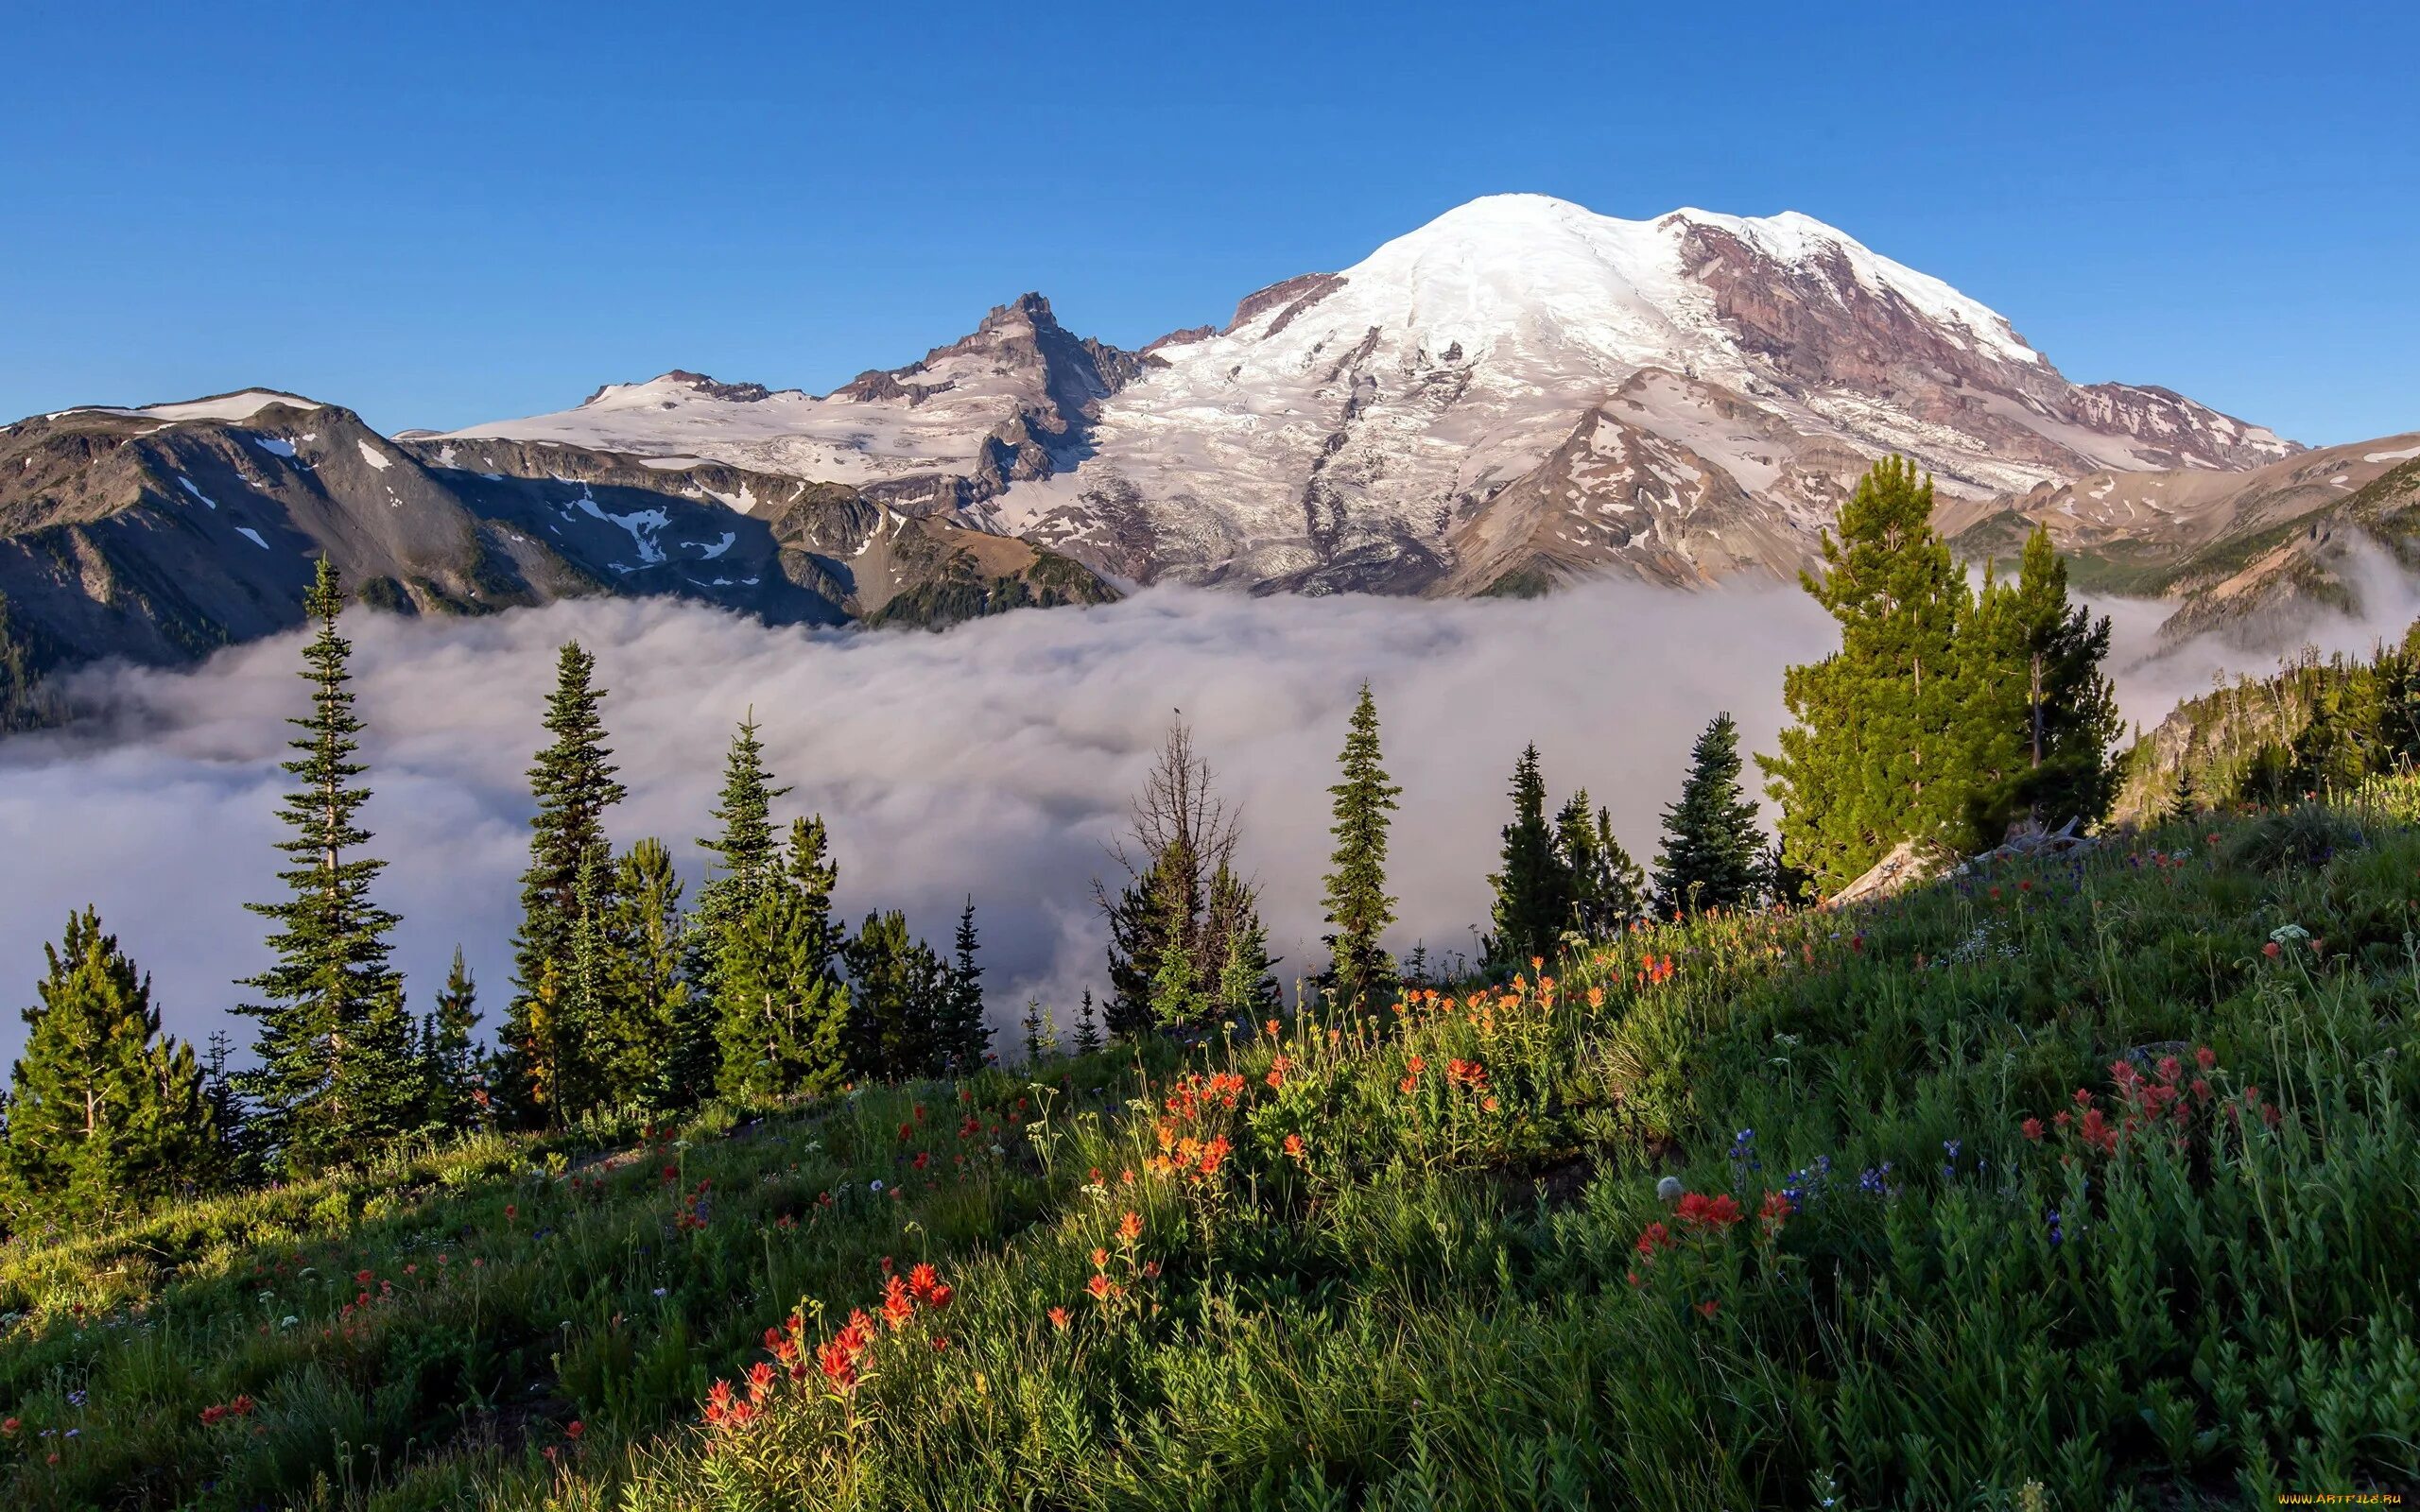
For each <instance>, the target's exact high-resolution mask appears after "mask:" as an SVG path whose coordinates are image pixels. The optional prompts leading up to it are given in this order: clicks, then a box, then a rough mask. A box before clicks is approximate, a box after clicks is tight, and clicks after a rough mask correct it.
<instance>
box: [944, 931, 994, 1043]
mask: <svg viewBox="0 0 2420 1512" xmlns="http://www.w3.org/2000/svg"><path fill="white" fill-rule="evenodd" d="M953 944H954V946H955V951H954V954H953V955H952V959H951V961H950V967H949V982H948V990H947V993H946V997H947V1002H948V1010H947V1012H945V1013H944V1014H943V1015H942V1025H941V1040H942V1060H943V1062H944V1064H945V1066H946V1067H947V1069H949V1070H951V1071H955V1072H959V1073H972V1072H976V1071H980V1070H981V1069H982V1068H983V1063H984V1062H985V1061H986V1060H988V1059H990V1058H991V1055H992V1026H991V1024H990V1023H988V1022H985V1020H984V1008H983V968H982V967H981V966H980V965H979V964H977V961H976V958H975V953H976V950H977V944H978V942H977V938H976V934H975V900H974V899H973V898H969V899H967V900H966V906H965V907H964V908H963V909H961V910H960V911H959V916H958V935H957V937H956V939H955V940H954V941H953Z"/></svg>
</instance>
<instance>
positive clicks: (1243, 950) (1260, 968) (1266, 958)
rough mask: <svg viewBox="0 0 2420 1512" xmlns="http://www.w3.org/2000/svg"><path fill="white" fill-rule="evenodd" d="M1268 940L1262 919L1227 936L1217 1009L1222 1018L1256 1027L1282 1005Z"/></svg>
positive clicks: (1255, 916)
mask: <svg viewBox="0 0 2420 1512" xmlns="http://www.w3.org/2000/svg"><path fill="white" fill-rule="evenodd" d="M1275 964H1276V963H1275V962H1273V961H1272V960H1271V959H1270V955H1269V936H1268V934H1267V933H1266V932H1265V931H1264V930H1263V929H1262V928H1261V927H1260V916H1259V915H1258V914H1256V913H1255V914H1253V915H1252V916H1251V917H1249V918H1248V919H1246V920H1245V921H1244V923H1243V925H1242V927H1241V928H1238V929H1236V930H1232V931H1230V932H1229V933H1228V936H1227V958H1226V960H1225V961H1223V962H1221V963H1220V965H1219V992H1218V1008H1219V1016H1220V1017H1221V1018H1226V1019H1232V1020H1236V1021H1237V1022H1242V1023H1247V1024H1254V1023H1259V1022H1263V1021H1265V1020H1267V1019H1268V1018H1269V1016H1270V1015H1271V1014H1272V1013H1274V1012H1276V1011H1277V1009H1278V1008H1279V1007H1280V1006H1281V1005H1282V995H1281V993H1280V991H1279V989H1278V986H1277V978H1276V977H1275V976H1274V975H1272V974H1271V967H1272V966H1274V965H1275Z"/></svg>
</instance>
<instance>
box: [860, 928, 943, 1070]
mask: <svg viewBox="0 0 2420 1512" xmlns="http://www.w3.org/2000/svg"><path fill="white" fill-rule="evenodd" d="M845 958H846V960H847V962H848V967H849V993H850V1017H849V1032H848V1044H849V1056H848V1061H849V1069H850V1071H851V1072H853V1073H855V1074H857V1075H859V1076H864V1077H870V1078H877V1079H881V1080H886V1081H908V1080H912V1079H914V1078H917V1077H920V1076H930V1075H934V1074H938V1073H939V1072H940V1071H941V1069H942V1055H943V1050H942V1039H941V1034H940V1028H941V1022H942V1014H943V1013H944V1012H945V1011H946V1009H947V1002H946V996H947V987H948V984H947V973H946V971H945V969H944V967H943V965H942V959H941V957H940V956H938V955H936V954H933V949H932V947H931V946H929V945H927V944H925V942H924V941H923V940H920V939H915V938H912V937H911V936H909V935H908V917H907V916H906V915H905V914H902V913H900V912H899V911H898V910H897V909H892V910H890V912H887V913H880V912H878V913H872V914H868V915H867V916H866V920H865V923H864V925H863V926H862V927H861V928H859V929H858V931H857V935H856V938H855V939H852V940H851V941H849V944H848V948H847V950H846V952H845Z"/></svg>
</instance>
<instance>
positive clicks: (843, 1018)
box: [715, 818, 857, 1097]
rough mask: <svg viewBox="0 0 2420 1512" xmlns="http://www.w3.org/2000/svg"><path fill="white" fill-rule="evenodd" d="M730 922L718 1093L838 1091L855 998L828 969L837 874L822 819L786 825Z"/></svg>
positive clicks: (833, 949) (834, 939)
mask: <svg viewBox="0 0 2420 1512" xmlns="http://www.w3.org/2000/svg"><path fill="white" fill-rule="evenodd" d="M779 861H780V864H779V865H778V866H777V867H775V868H772V869H771V870H770V871H769V874H768V875H767V877H766V878H765V879H764V881H763V882H762V884H761V885H758V886H757V888H756V889H755V892H754V895H753V898H752V901H751V902H750V903H749V904H748V910H747V912H746V913H744V914H742V915H741V916H740V918H739V919H737V920H736V921H735V924H734V925H733V926H732V929H731V933H730V936H729V939H728V941H727V942H726V945H725V947H724V950H723V953H722V965H721V968H720V971H719V974H718V976H717V988H716V999H715V1005H716V1031H717V1038H718V1039H719V1040H720V1041H721V1053H722V1068H721V1075H720V1087H721V1090H722V1091H723V1092H724V1094H725V1095H728V1096H786V1097H787V1096H803V1095H814V1094H819V1093H822V1092H828V1091H835V1090H836V1089H838V1087H839V1085H840V1083H841V1081H842V1079H843V1077H844V1075H845V1074H846V1073H847V1071H848V1069H849V1068H848V1056H849V1039H848V1037H849V1031H850V1027H851V1022H852V1020H853V1018H854V1017H855V1016H856V1011H857V1001H856V1000H857V994H856V993H854V992H853V991H852V990H851V989H850V988H848V987H847V986H846V985H844V984H843V983H842V982H841V981H840V979H839V977H838V974H837V973H836V971H835V970H834V968H835V966H836V965H837V964H838V959H839V956H840V954H841V950H842V944H841V940H840V938H839V931H838V928H837V927H836V926H835V925H834V923H833V921H832V888H833V886H834V885H836V884H837V883H838V879H839V868H838V867H837V866H836V865H835V864H834V863H833V862H832V860H831V857H830V855H829V854H828V852H827V850H826V844H825V836H824V829H823V821H822V820H821V818H812V819H797V820H793V821H792V822H791V825H790V838H789V846H788V850H787V854H786V855H782V856H780V857H779Z"/></svg>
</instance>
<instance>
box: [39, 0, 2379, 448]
mask: <svg viewBox="0 0 2420 1512" xmlns="http://www.w3.org/2000/svg"><path fill="white" fill-rule="evenodd" d="M375 9H376V11H377V15H373V13H372V12H373V8H372V7H368V6H352V5H344V6H328V5H325V4H319V5H313V6H309V7H291V8H289V7H285V6H280V5H275V4H256V5H251V6H246V7H242V8H233V7H221V6H190V5H177V6H136V7H120V8H114V9H112V8H96V7H93V6H89V5H84V6H76V5H70V6H43V7H39V8H36V7H33V6H30V5H19V6H15V7H11V8H10V13H9V19H8V20H7V22H6V23H5V26H0V32H5V35H6V38H7V45H8V50H9V54H10V61H9V67H8V70H7V77H8V80H9V82H8V88H7V90H6V91H5V92H0V229H4V232H5V233H0V418H6V417H14V416H17V415H21V414H26V413H30V412H33V411H36V410H42V409H48V408H57V407H60V406H61V405H65V404H75V403H85V402H120V403H124V402H142V401H150V400H160V399H169V398H182V397H187V396H190V395H193V394H198V393H203V392H209V391H215V390H218V389H225V388H231V387H239V386H243V385H247V384H267V385H274V386H278V387H288V388H294V389H299V390H301V391H303V392H306V393H309V394H311V395H313V396H315V397H318V398H322V399H328V400H333V401H336V402H338V403H342V404H350V405H352V406H353V407H354V408H355V409H358V410H359V411H361V412H362V414H363V415H364V416H365V417H367V418H368V419H369V420H370V421H371V423H372V424H373V425H377V426H381V427H383V428H386V429H389V430H392V429H397V428H401V427H404V426H409V425H451V424H461V423H467V422H469V421H475V420H482V419H490V418H494V417H499V416H505V415H514V414H524V413H528V412H531V411H535V410H543V409H551V408H557V407H561V406H562V405H566V404H573V403H576V402H578V401H579V399H581V398H582V397H583V396H585V395H586V393H587V392H588V391H589V390H590V389H591V388H593V387H595V386H596V385H597V384H599V383H602V382H607V381H614V380H623V379H634V378H643V377H646V376H648V375H650V374H653V373H656V372H659V371H661V370H663V369H667V368H672V367H676V366H678V367H688V368H695V369H702V370H705V371H708V372H712V373H714V374H716V375H717V376H720V377H725V378H730V379H752V380H758V381H762V382H767V383H770V384H774V385H776V386H787V385H796V386H800V387H808V388H815V389H821V388H824V387H830V386H832V385H834V384H836V383H838V382H840V381H843V380H845V379H846V378H847V377H849V376H850V375H851V374H853V373H855V372H856V371H857V370H859V369H864V368H868V367H876V366H884V367H887V366H892V365H895V364H897V363H900V362H904V361H906V360H908V359H909V358H911V357H914V356H917V355H920V354H922V352H924V350H925V348H926V347H928V346H931V345H933V344H935V343H937V342H941V341H945V340H948V339H951V338H953V337H955V336H957V335H960V334H962V333H963V332H964V331H965V330H967V329H968V328H969V327H971V326H972V324H973V323H974V321H975V319H976V318H977V317H978V316H979V315H980V313H981V312H982V311H983V309H985V308H986V307H988V306H990V305H992V304H994V303H997V302H999V301H1002V300H1005V299H1007V298H1009V297H1011V296H1012V295H1014V294H1016V293H1018V292H1020V291H1022V290H1025V289H1028V288H1034V289H1040V290H1042V291H1044V292H1045V293H1046V294H1048V295H1049V296H1050V298H1051V300H1052V301H1053V303H1054V304H1055V305H1056V306H1057V307H1058V310H1059V312H1060V315H1061V318H1063V320H1064V321H1066V322H1067V323H1068V324H1069V325H1070V326H1071V327H1073V328H1074V329H1076V330H1078V331H1080V332H1082V333H1087V334H1092V335H1099V336H1101V337H1103V338H1105V339H1108V340H1111V341H1115V342H1119V343H1124V344H1134V343H1139V342H1142V341H1144V340H1148V339H1149V338H1150V337H1151V336H1153V335H1158V334H1160V333H1161V332H1163V331H1166V330H1168V329H1170V328H1173V327H1176V326H1183V325H1191V324H1195V323H1199V322H1201V321H1205V320H1211V321H1216V320H1223V319H1224V318H1225V317H1226V316H1227V314H1228V313H1229V311H1230V310H1231V309H1232V307H1233V305H1234V302H1235V301H1236V298H1237V297H1238V296H1240V295H1242V294H1244V293H1246V292H1248V291H1249V290H1251V289H1253V288H1254V287H1256V286H1258V285H1260V284H1263V283H1269V282H1271V281H1272V280H1274V279H1277V278H1281V277H1285V276H1288V275H1290V274H1293V273H1297V272H1302V271H1305V270H1309V269H1316V268H1330V267H1336V266H1343V265H1345V264H1348V263H1351V262H1353V261H1355V260H1357V258H1359V257H1360V256H1361V255H1363V254H1364V253H1365V252H1367V251H1368V250H1369V249H1371V248H1372V247H1374V246H1375V245H1376V244H1377V243H1379V242H1380V241H1383V240H1385V239H1386V238H1387V237H1389V236H1392V235H1394V234H1397V233H1399V232H1404V231H1407V230H1409V229H1410V228H1411V227H1413V226H1415V225H1417V224H1419V223H1420V222H1422V221H1424V220H1426V218H1428V217H1429V216H1431V215H1435V214H1436V213H1438V212H1439V211H1442V210H1443V209H1445V208H1447V207H1449V206H1451V205H1453V204H1456V203H1459V202H1460V201H1461V200H1463V199H1467V198H1471V197H1473V196H1476V195H1480V194H1487V193H1493V192H1498V191H1507V190H1531V191H1538V192H1543V193H1547V194H1554V195H1560V196H1563V197H1564V198H1570V199H1575V200H1578V201H1580V202H1582V203H1583V204H1586V205H1588V206H1590V207H1592V208H1594V209H1597V210H1600V211H1604V212H1607V213H1610V214H1616V215H1634V216H1635V215H1652V214H1655V213H1658V212H1661V211H1664V210H1668V209H1670V208H1672V207H1673V206H1676V205H1682V204H1695V205H1699V206H1703V207H1705V208H1707V209H1713V210H1722V211H1730V212H1737V213H1744V214H1768V213H1771V212H1774V211H1778V210H1783V209H1797V210H1801V211H1805V212H1806V213H1807V214H1809V215H1816V216H1818V217H1820V218H1822V219H1824V220H1827V221H1830V222H1832V223H1834V224H1835V225H1838V226H1840V227H1841V228H1842V229H1844V230H1846V231H1848V232H1851V233H1852V234H1854V235H1856V236H1858V238H1860V239H1861V240H1863V241H1865V242H1866V243H1867V244H1868V245H1870V246H1872V247H1874V248H1875V249H1877V250H1880V251H1882V252H1884V253H1887V254H1888V255H1890V256H1893V257H1895V258H1898V259H1899V260H1901V261H1903V262H1906V263H1910V264H1912V265H1913V266H1917V267H1920V268H1923V269H1925V270H1926V271H1928V272H1931V273H1934V274H1936V275H1938V276H1940V277H1942V278H1945V279H1947V280H1948V281H1949V282H1951V283H1955V284H1957V285H1958V286H1960V287H1961V288H1962V289H1964V290H1965V291H1967V292H1968V293H1970V294H1972V295H1974V296H1976V297H1977V298H1979V299H1981V300H1983V301H1985V302H1987V303H1989V304H1991V305H1993V306H1995V307H1996V308H1997V309H1999V310H2001V311H2002V312H2004V313H2005V314H2007V315H2008V316H2009V317H2010V318H2011V319H2012V320H2014V322H2015V324H2016V326H2017V329H2018V330H2020V331H2022V332H2023V333H2024V334H2025V335H2027V336H2028V337H2029V338H2031V340H2032V341H2033V342H2034V343H2035V345H2037V346H2038V347H2040V348H2041V349H2043V350H2044V351H2046V352H2048V353H2049V355H2050V357H2051V359H2052V360H2053V361H2055V362H2057V363H2058V364H2059V365H2060V367H2061V368H2062V369H2064V370H2066V372H2067V373H2068V374H2069V375H2070V376H2072V377H2075V378H2077V379H2079V380H2082V381H2092V380H2097V379H2103V378H2121V379H2127V380H2132V381H2135V382H2150V383H2161V384H2166V385H2168V386H2169V387H2175V388H2178V389H2181V390H2183V391H2185V392H2187V393H2189V394H2191V395H2193V396H2194V397H2196V398H2199V399H2202V400H2204V401H2206V402H2208V403H2210V404H2216V405H2218V406H2220V407H2221V408H2222V409H2227V410H2230V411H2233V412H2235V413H2237V414H2240V415H2243V416H2245V417H2247V418H2250V419H2252V420H2255V421H2261V422H2263V423H2268V424H2272V425H2274V426H2275V427H2276V428H2277V429H2279V430H2280V431H2282V432H2284V433H2286V434H2288V435H2290V436H2293V437H2296V438H2301V439H2305V440H2311V441H2331V440H2352V439H2358V438H2367V437H2370V436H2375V435H2380V434H2384V433H2388V432H2391V431H2396V430H2402V429H2408V428H2412V427H2420V295H2415V292H2414V287H2413V279H2414V270H2415V269H2416V268H2420V103H2415V102H2416V101H2420V92H2415V89H2414V87H2413V84H2412V76H2411V66H2412V60H2413V59H2414V57H2415V56H2420V20H2415V19H2414V17H2413V13H2412V11H2411V9H2410V8H2408V7H2389V6H2374V7H2366V6H2365V7H2325V8H2304V7H2291V6H2284V5H2277V6H2264V7H2240V6H2234V5H2225V4H2220V5H2194V6H2176V7H2167V6H2150V5H2119V6H2108V5H2102V4H2095V5H2075V6H2060V5H2037V6H2029V7H2024V8H2013V7H1997V6H1994V7H1969V6H1963V5H1956V4H1946V5H1945V4H1940V3H1938V0H1935V3H1932V4H1927V5H1923V6H1908V7H1860V6H1846V5H1829V6H1818V5H1806V4H1803V3H1801V4H1792V5H1788V6H1775V7H1770V8H1766V7H1753V6H1742V5H1730V6H1717V5H1675V4H1658V5H1655V6H1652V7H1644V8H1641V7H1632V6H1623V5H1615V4H1608V3H1603V0H1599V3H1595V4H1586V5H1572V6H1529V7H1520V8H1517V9H1516V12H1515V11H1508V12H1507V13H1505V14H1501V15H1499V14H1495V13H1492V12H1491V8H1485V7H1479V6H1474V5H1469V4H1466V3H1456V4H1436V5H1430V4H1425V3H1419V0H1396V3H1394V4H1389V5H1383V6H1379V5H1371V6H1352V7H1346V6H1327V5H1315V4H1296V5H1288V6H1272V7H1260V6H1250V5H1241V4H1226V5H1218V6H1202V7H1191V6H1161V5H1152V6H1132V5H1120V6H1115V7H1103V8H1098V9H1095V8H1092V7H1088V6H1083V5H1077V4H1066V3H1051V4H1040V5H1032V6H1016V5H1008V4H996V3H995V4H990V5H983V6H959V5H953V4H921V5H914V6H904V5H882V6H869V5H842V6H824V5H817V4H800V3H796V0H791V3H787V4H779V5H764V6H744V5H716V4H699V3H686V4H669V3H662V0H659V3H656V4H650V5H645V6H625V5H614V4H607V3H601V0H600V3H596V4H590V5H584V6H580V7H577V8H573V7H564V8H562V9H551V8H548V9H544V11H543V12H542V10H541V8H537V7H529V6H521V5H485V6H478V7H461V8H456V7H451V6H445V5H431V4H415V5H411V6H404V5H390V6H388V7H384V8H375ZM2020 14H2022V16H2023V18H2024V19H2023V21H2022V23H2021V24H2018V23H2016V22H2015V21H2014V18H2015V17H2017V16H2018V15H2020ZM379 15H383V17H384V18H385V19H379V18H378V16H379Z"/></svg>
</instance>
